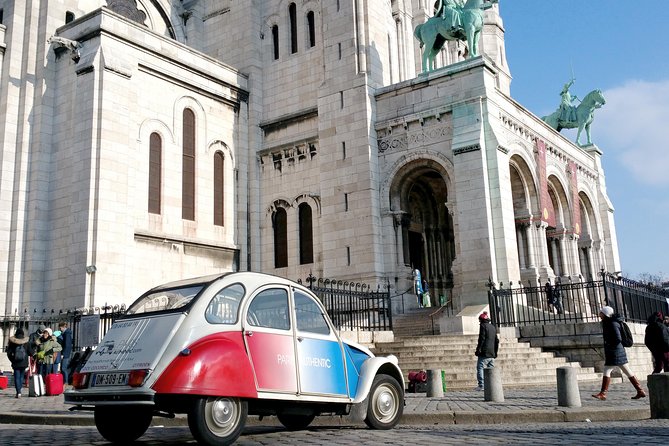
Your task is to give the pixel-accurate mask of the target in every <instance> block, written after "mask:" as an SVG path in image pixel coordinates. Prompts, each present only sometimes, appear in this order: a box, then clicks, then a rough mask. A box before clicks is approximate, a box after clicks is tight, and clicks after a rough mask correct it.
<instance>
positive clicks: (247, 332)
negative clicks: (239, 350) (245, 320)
mask: <svg viewBox="0 0 669 446" xmlns="http://www.w3.org/2000/svg"><path fill="white" fill-rule="evenodd" d="M244 334H245V335H246V336H253V332H252V331H245V332H244Z"/></svg>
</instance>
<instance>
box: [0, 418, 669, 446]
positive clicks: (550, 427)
mask: <svg viewBox="0 0 669 446" xmlns="http://www.w3.org/2000/svg"><path fill="white" fill-rule="evenodd" d="M0 438H2V444H3V445H7V446H19V445H26V446H28V445H30V446H40V445H50V446H65V445H68V446H69V445H71V446H75V445H106V444H109V443H107V442H106V441H104V440H103V439H102V437H100V435H99V434H98V433H97V431H96V430H95V428H93V427H72V426H40V425H0ZM135 444H137V445H147V446H148V445H181V444H196V443H195V440H193V438H192V436H191V435H190V432H189V430H188V428H186V427H151V428H149V430H148V432H147V433H146V434H145V435H144V436H143V437H141V438H140V440H139V441H137V442H136V443H135ZM236 444H238V445H240V446H245V445H246V446H251V445H298V444H299V445H318V446H320V445H323V444H327V445H334V446H338V445H343V446H352V445H356V446H357V445H391V444H392V445H395V444H406V445H414V444H415V445H427V446H430V445H435V446H437V445H462V444H485V445H491V444H492V445H495V444H516V445H542V444H547V445H554V444H581V445H583V444H587V445H588V446H591V445H606V446H611V445H612V444H617V445H627V444H634V445H660V444H661V445H666V444H669V420H644V421H636V422H605V423H583V422H582V423H559V424H555V423H551V424H523V425H517V424H513V425H487V426H473V425H468V426H458V425H451V426H437V427H409V426H400V427H398V428H395V429H392V430H389V431H376V430H371V429H366V428H362V427H312V428H310V429H308V430H305V431H301V432H287V431H285V430H283V429H281V428H267V427H250V428H247V429H246V430H245V432H244V433H243V434H242V436H241V437H240V438H239V440H238V441H237V443H236Z"/></svg>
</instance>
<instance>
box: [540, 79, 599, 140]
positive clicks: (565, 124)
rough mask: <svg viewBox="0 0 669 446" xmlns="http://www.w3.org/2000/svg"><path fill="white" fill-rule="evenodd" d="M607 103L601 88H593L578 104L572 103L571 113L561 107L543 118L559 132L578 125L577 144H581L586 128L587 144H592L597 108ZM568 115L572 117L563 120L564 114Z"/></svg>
mask: <svg viewBox="0 0 669 446" xmlns="http://www.w3.org/2000/svg"><path fill="white" fill-rule="evenodd" d="M604 104H606V100H605V99H604V96H603V95H602V91H601V90H592V91H591V92H590V93H588V94H587V95H585V97H584V98H583V100H582V101H581V103H580V104H579V105H578V106H573V105H570V106H569V107H571V109H570V110H568V111H569V113H563V111H562V110H561V109H558V110H556V111H555V112H553V113H551V114H550V115H548V116H544V117H542V118H541V119H542V120H543V121H544V122H545V123H546V124H548V125H550V126H551V127H552V128H553V129H555V130H557V131H558V132H559V131H560V130H562V129H573V128H576V127H578V133H577V134H576V144H578V145H579V146H581V132H583V129H585V135H586V137H587V142H586V144H585V145H586V146H588V145H592V140H591V138H590V124H592V121H593V119H594V116H595V110H596V109H598V108H600V107H601V106H602V105H604ZM564 115H567V116H571V117H572V118H571V119H567V120H563V119H561V117H562V116H564Z"/></svg>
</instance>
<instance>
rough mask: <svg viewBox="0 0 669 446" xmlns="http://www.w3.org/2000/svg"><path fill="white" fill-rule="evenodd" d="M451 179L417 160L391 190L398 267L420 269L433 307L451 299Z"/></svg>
mask: <svg viewBox="0 0 669 446" xmlns="http://www.w3.org/2000/svg"><path fill="white" fill-rule="evenodd" d="M448 180H449V179H448V175H447V174H446V171H445V169H444V168H443V167H442V166H440V165H439V164H437V163H435V162H433V161H429V160H416V161H413V162H411V163H408V164H407V165H405V166H404V167H402V168H401V169H400V170H399V172H398V173H397V175H396V176H395V178H394V180H393V183H392V187H391V188H390V197H389V198H390V209H391V212H392V213H393V214H395V215H399V216H401V218H399V219H397V221H398V223H399V224H398V225H396V228H395V230H396V231H398V232H399V233H398V234H396V235H397V237H395V240H397V242H398V244H399V246H397V253H398V259H397V260H398V263H399V265H398V266H400V267H401V266H404V267H409V268H410V269H411V270H414V269H418V270H420V272H421V275H422V277H423V279H424V281H425V282H426V283H427V285H428V287H429V290H430V295H431V298H432V304H433V305H438V304H439V302H440V296H443V299H444V300H445V301H447V300H449V299H450V298H451V294H452V289H453V273H452V265H453V260H454V259H455V235H454V229H453V218H452V216H451V212H452V211H451V210H449V202H448Z"/></svg>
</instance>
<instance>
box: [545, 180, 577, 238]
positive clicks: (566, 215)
mask: <svg viewBox="0 0 669 446" xmlns="http://www.w3.org/2000/svg"><path fill="white" fill-rule="evenodd" d="M547 177H548V178H547V181H548V190H549V195H550V192H553V196H554V197H555V199H556V200H557V203H554V206H555V205H557V208H555V218H556V220H557V221H556V223H557V224H561V225H562V228H563V229H564V228H571V227H572V219H573V218H572V217H573V216H572V209H571V206H570V202H569V195H568V193H567V190H568V189H567V188H565V187H564V183H563V182H562V181H560V179H559V178H558V177H557V176H556V175H553V174H549V175H547Z"/></svg>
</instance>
